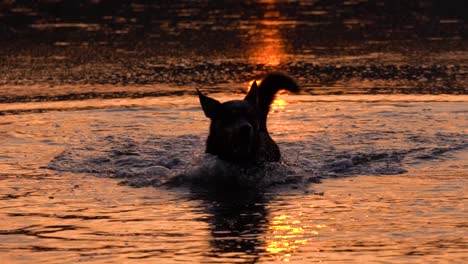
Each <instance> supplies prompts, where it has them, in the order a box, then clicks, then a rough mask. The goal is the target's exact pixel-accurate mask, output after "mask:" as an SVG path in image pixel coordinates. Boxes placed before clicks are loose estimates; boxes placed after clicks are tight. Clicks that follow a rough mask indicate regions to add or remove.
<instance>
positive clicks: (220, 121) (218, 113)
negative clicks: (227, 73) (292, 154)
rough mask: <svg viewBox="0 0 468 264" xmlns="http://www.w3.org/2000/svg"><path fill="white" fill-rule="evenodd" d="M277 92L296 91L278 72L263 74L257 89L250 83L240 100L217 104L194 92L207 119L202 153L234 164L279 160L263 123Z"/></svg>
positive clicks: (290, 80)
mask: <svg viewBox="0 0 468 264" xmlns="http://www.w3.org/2000/svg"><path fill="white" fill-rule="evenodd" d="M281 89H285V90H288V91H291V92H299V87H298V86H297V84H296V83H295V82H294V80H293V79H291V78H290V77H288V76H286V75H283V74H279V73H272V74H269V75H267V76H266V77H265V78H264V79H263V80H262V82H261V84H260V86H257V84H256V82H253V84H252V86H251V88H250V91H249V93H248V94H247V96H246V97H245V98H244V99H243V100H232V101H228V102H224V103H220V102H219V101H217V100H215V99H213V98H211V97H208V96H206V95H204V94H202V93H201V92H200V91H199V90H197V92H198V96H199V99H200V104H201V106H202V108H203V111H204V113H205V115H206V116H207V117H208V118H210V119H211V124H210V132H209V135H208V139H207V142H206V151H205V152H207V153H210V154H213V155H217V156H218V157H219V158H221V159H223V160H227V161H230V162H235V163H249V164H250V163H261V162H271V161H279V160H280V158H281V153H280V150H279V147H278V145H276V143H275V141H273V139H272V138H271V137H270V135H269V133H268V129H267V126H266V123H267V116H268V112H269V111H270V105H271V103H272V102H273V100H274V98H275V95H276V93H277V92H278V91H279V90H281Z"/></svg>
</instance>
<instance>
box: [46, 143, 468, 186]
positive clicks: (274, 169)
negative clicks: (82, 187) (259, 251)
mask: <svg viewBox="0 0 468 264" xmlns="http://www.w3.org/2000/svg"><path fill="white" fill-rule="evenodd" d="M408 140H415V139H414V137H413V138H409V139H408ZM427 141H430V142H431V146H429V145H428V146H426V147H421V146H420V144H421V141H420V140H418V141H416V143H417V144H416V145H415V146H409V147H408V148H401V149H386V150H385V149H366V150H364V149H357V150H351V151H349V150H340V149H337V148H335V147H330V146H325V145H324V144H325V143H323V142H321V141H320V140H318V139H317V140H313V141H310V142H304V141H300V142H299V141H298V142H289V143H287V142H279V145H280V147H281V149H282V153H283V159H282V161H281V162H272V163H264V164H261V165H258V166H242V165H236V164H232V163H229V162H226V161H223V160H220V159H218V158H217V157H215V156H212V155H209V154H205V153H204V152H203V149H204V139H202V138H201V137H200V136H197V135H183V136H176V137H170V136H151V137H148V138H146V139H136V138H132V137H129V136H117V135H116V136H107V137H104V138H101V139H98V140H96V141H95V142H89V143H88V144H86V145H84V146H74V147H70V148H69V149H66V150H64V151H63V152H62V153H60V154H59V155H58V156H56V157H55V158H54V159H53V160H52V161H51V162H50V163H49V165H48V167H47V168H49V169H53V170H57V171H66V172H74V173H89V174H94V175H96V176H99V177H111V178H117V179H121V184H124V185H129V186H134V187H146V186H156V187H175V186H194V185H196V186H198V185H202V186H217V187H219V186H227V187H233V186H242V187H247V188H249V187H254V188H268V187H272V186H278V185H284V184H295V185H297V184H307V183H309V182H319V181H320V179H323V178H331V177H345V176H353V175H393V174H402V173H405V172H407V167H408V166H410V165H411V164H416V163H420V162H424V160H428V159H430V160H437V159H442V158H443V157H444V156H446V155H447V153H449V152H450V151H456V150H460V149H464V148H466V147H467V144H466V142H465V141H464V137H463V135H458V134H448V135H443V134H438V135H436V136H435V137H434V138H430V139H427ZM437 142H439V143H440V144H439V143H437ZM434 145H439V147H434ZM311 147H312V148H315V149H316V151H315V152H310V151H309V149H310V148H311Z"/></svg>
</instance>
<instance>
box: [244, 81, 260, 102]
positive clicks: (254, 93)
mask: <svg viewBox="0 0 468 264" xmlns="http://www.w3.org/2000/svg"><path fill="white" fill-rule="evenodd" d="M244 100H245V101H247V102H249V103H251V104H254V105H258V86H257V82H256V81H254V82H253V83H252V85H251V86H250V90H249V93H248V94H247V95H246V96H245V98H244Z"/></svg>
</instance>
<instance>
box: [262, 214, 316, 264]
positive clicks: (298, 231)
mask: <svg viewBox="0 0 468 264" xmlns="http://www.w3.org/2000/svg"><path fill="white" fill-rule="evenodd" d="M304 228H305V227H304V226H302V224H301V221H300V220H298V219H295V218H294V217H292V216H290V215H279V216H275V217H273V221H272V222H271V224H270V227H269V228H268V229H269V233H270V234H269V235H268V236H267V241H266V245H267V248H266V251H267V252H269V253H271V254H273V256H274V257H275V259H276V260H280V261H284V262H289V261H290V258H291V256H292V254H293V253H294V252H295V251H296V250H297V249H298V248H299V247H300V246H301V245H305V244H307V243H308V241H309V239H308V238H307V236H309V237H310V235H318V232H317V231H309V232H308V233H309V234H306V231H305V230H304Z"/></svg>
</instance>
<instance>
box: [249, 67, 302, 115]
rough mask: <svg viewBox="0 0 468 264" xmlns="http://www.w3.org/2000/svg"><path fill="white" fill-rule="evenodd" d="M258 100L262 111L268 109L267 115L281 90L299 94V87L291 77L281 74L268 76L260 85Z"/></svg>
mask: <svg viewBox="0 0 468 264" xmlns="http://www.w3.org/2000/svg"><path fill="white" fill-rule="evenodd" d="M258 90H259V91H258V99H259V106H260V109H266V110H267V113H268V110H269V108H270V105H271V103H272V102H273V100H274V99H275V95H276V93H277V92H278V91H280V90H287V91H290V92H293V93H298V92H299V86H298V85H297V84H296V82H295V81H294V80H293V79H292V78H291V77H289V76H286V75H284V74H281V73H271V74H268V75H267V76H266V77H265V78H264V79H263V80H262V82H261V83H260V86H259V89H258Z"/></svg>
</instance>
